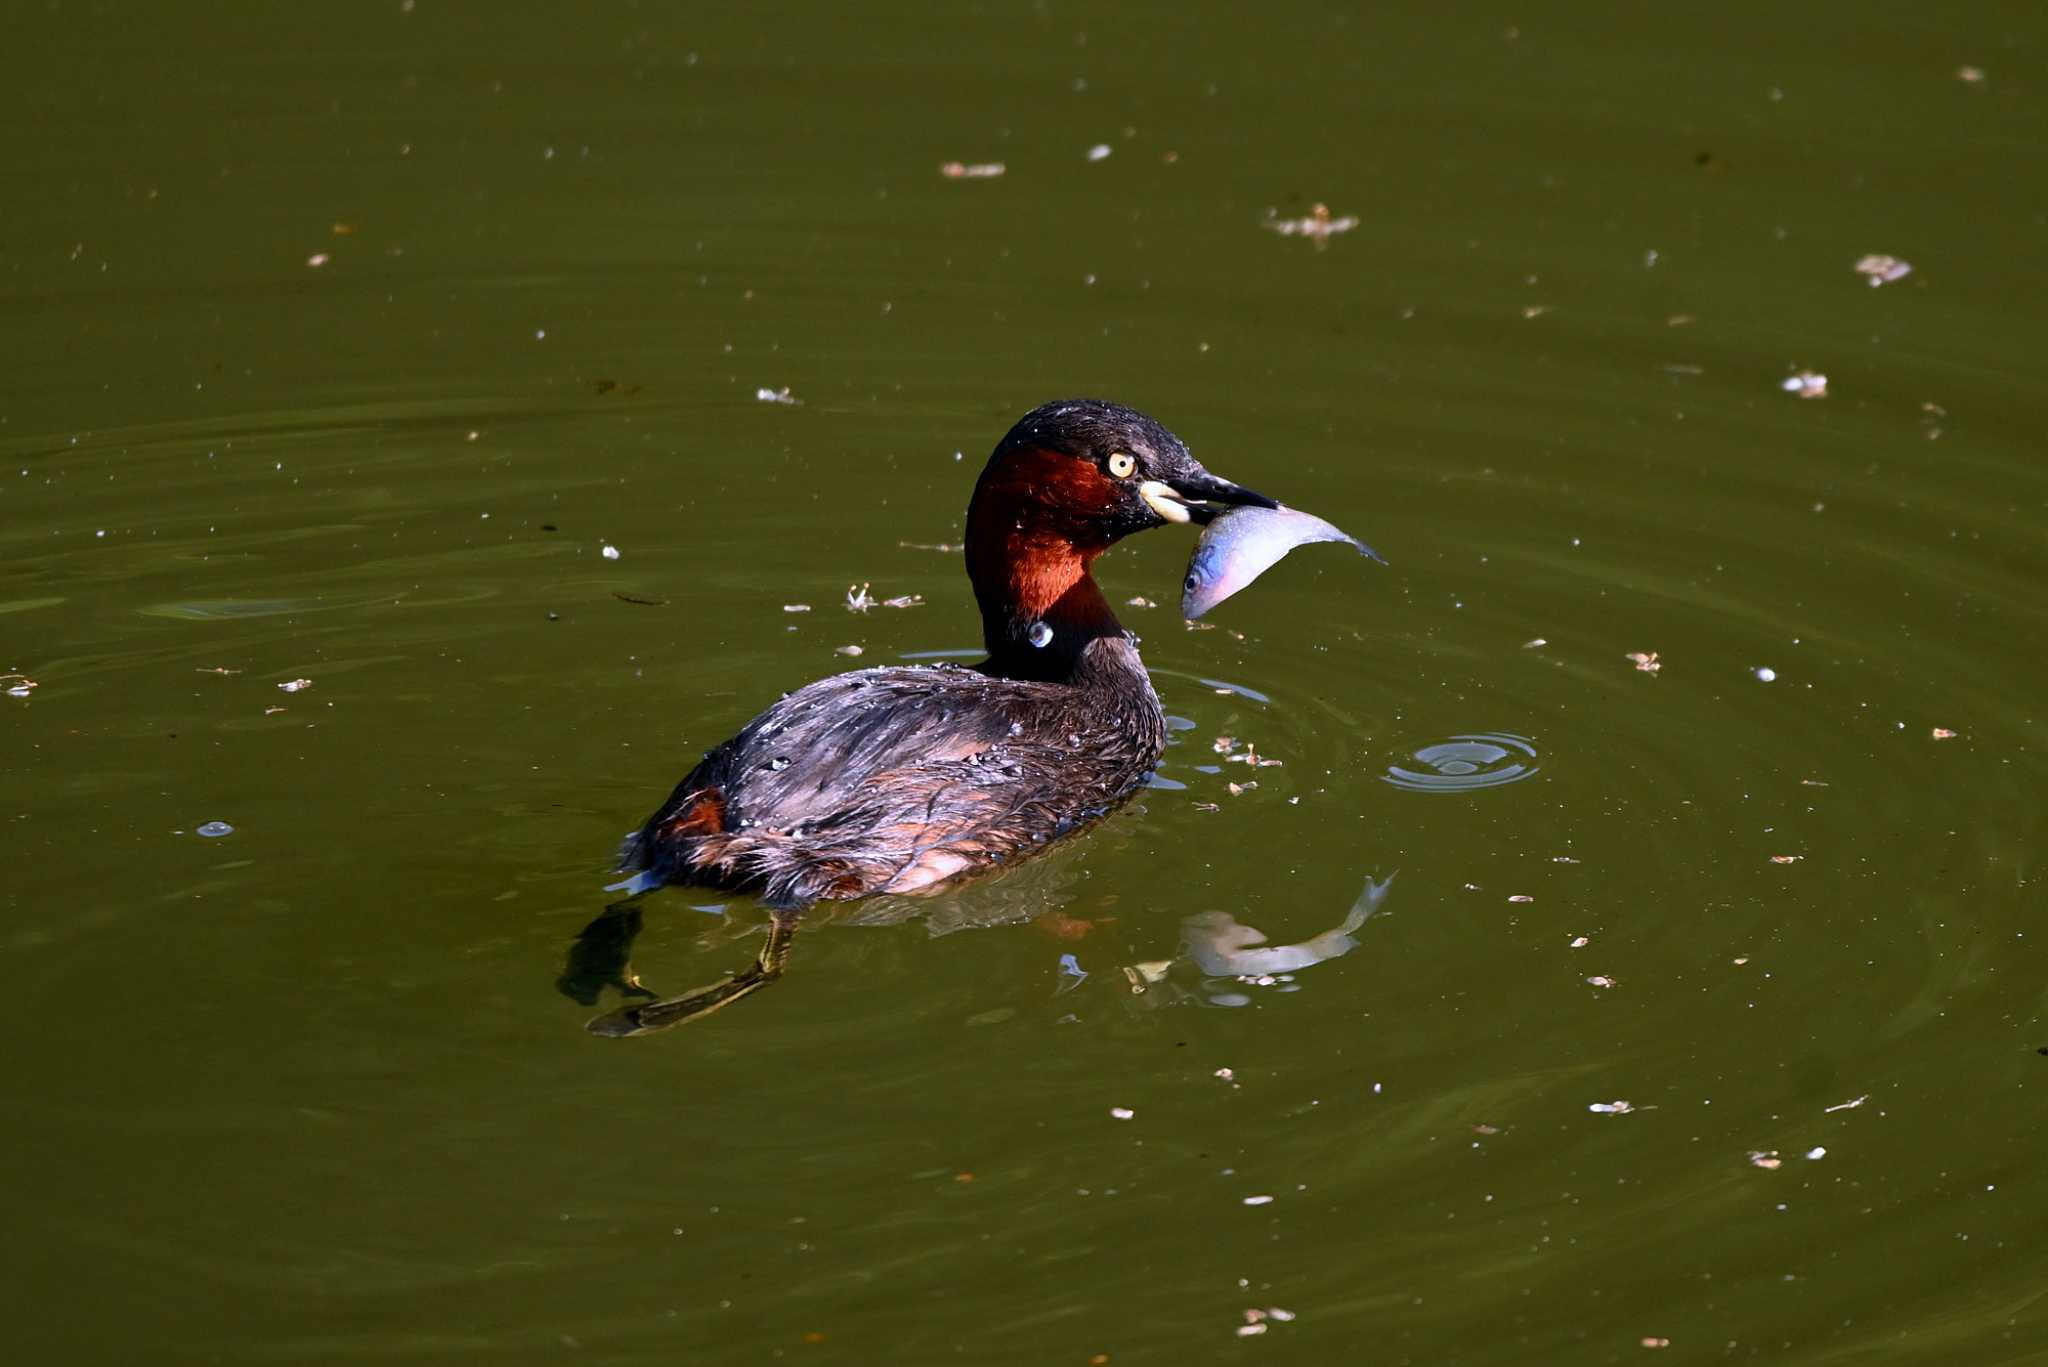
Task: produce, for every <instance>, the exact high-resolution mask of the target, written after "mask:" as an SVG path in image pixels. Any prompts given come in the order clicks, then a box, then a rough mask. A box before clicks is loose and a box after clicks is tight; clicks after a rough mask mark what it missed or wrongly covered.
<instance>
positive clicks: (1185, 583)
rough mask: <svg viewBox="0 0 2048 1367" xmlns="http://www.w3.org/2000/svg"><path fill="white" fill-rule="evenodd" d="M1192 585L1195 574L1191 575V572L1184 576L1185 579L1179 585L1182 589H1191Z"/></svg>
mask: <svg viewBox="0 0 2048 1367" xmlns="http://www.w3.org/2000/svg"><path fill="white" fill-rule="evenodd" d="M1194 586H1195V576H1193V575H1192V574H1191V575H1189V576H1188V577H1187V578H1186V579H1185V580H1184V581H1182V583H1181V587H1182V588H1184V589H1192V588H1193V587H1194Z"/></svg>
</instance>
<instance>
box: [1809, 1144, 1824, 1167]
mask: <svg viewBox="0 0 2048 1367" xmlns="http://www.w3.org/2000/svg"><path fill="white" fill-rule="evenodd" d="M1827 1156H1828V1151H1827V1150H1826V1149H1825V1148H1823V1147H1821V1146H1820V1145H1819V1144H1815V1145H1814V1146H1813V1147H1812V1148H1810V1149H1808V1150H1807V1151H1806V1158H1807V1161H1808V1162H1812V1163H1818V1162H1819V1161H1820V1160H1821V1159H1823V1158H1826V1157H1827Z"/></svg>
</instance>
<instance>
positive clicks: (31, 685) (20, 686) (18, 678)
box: [0, 674, 42, 698]
mask: <svg viewBox="0 0 2048 1367" xmlns="http://www.w3.org/2000/svg"><path fill="white" fill-rule="evenodd" d="M8 679H12V680H13V681H14V682H13V683H10V684H8V685H7V696H8V697H10V698H26V697H27V696H28V695H29V694H31V693H33V692H35V691H36V690H37V689H38V688H41V687H42V685H41V684H39V683H37V682H36V681H35V680H34V679H31V678H30V677H29V676H28V675H26V674H0V681H5V680H8Z"/></svg>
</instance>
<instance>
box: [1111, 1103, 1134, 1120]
mask: <svg viewBox="0 0 2048 1367" xmlns="http://www.w3.org/2000/svg"><path fill="white" fill-rule="evenodd" d="M1109 1113H1110V1114H1111V1115H1112V1116H1114V1117H1116V1118H1117V1119H1118V1120H1129V1119H1130V1118H1131V1117H1132V1116H1134V1115H1136V1114H1137V1112H1136V1111H1134V1110H1132V1109H1131V1108H1130V1107H1128V1106H1112V1107H1110V1108H1109Z"/></svg>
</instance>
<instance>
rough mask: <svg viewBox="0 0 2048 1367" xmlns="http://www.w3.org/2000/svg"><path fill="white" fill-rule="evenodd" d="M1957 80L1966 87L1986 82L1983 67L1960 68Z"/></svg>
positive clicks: (1957, 71) (1957, 72) (1957, 70)
mask: <svg viewBox="0 0 2048 1367" xmlns="http://www.w3.org/2000/svg"><path fill="white" fill-rule="evenodd" d="M1956 79H1957V80H1959V81H1961V82H1962V83H1963V84H1965V85H1979V84H1981V83H1982V82H1983V80H1984V68H1983V67H1981V66H1959V67H1957V68H1956Z"/></svg>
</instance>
